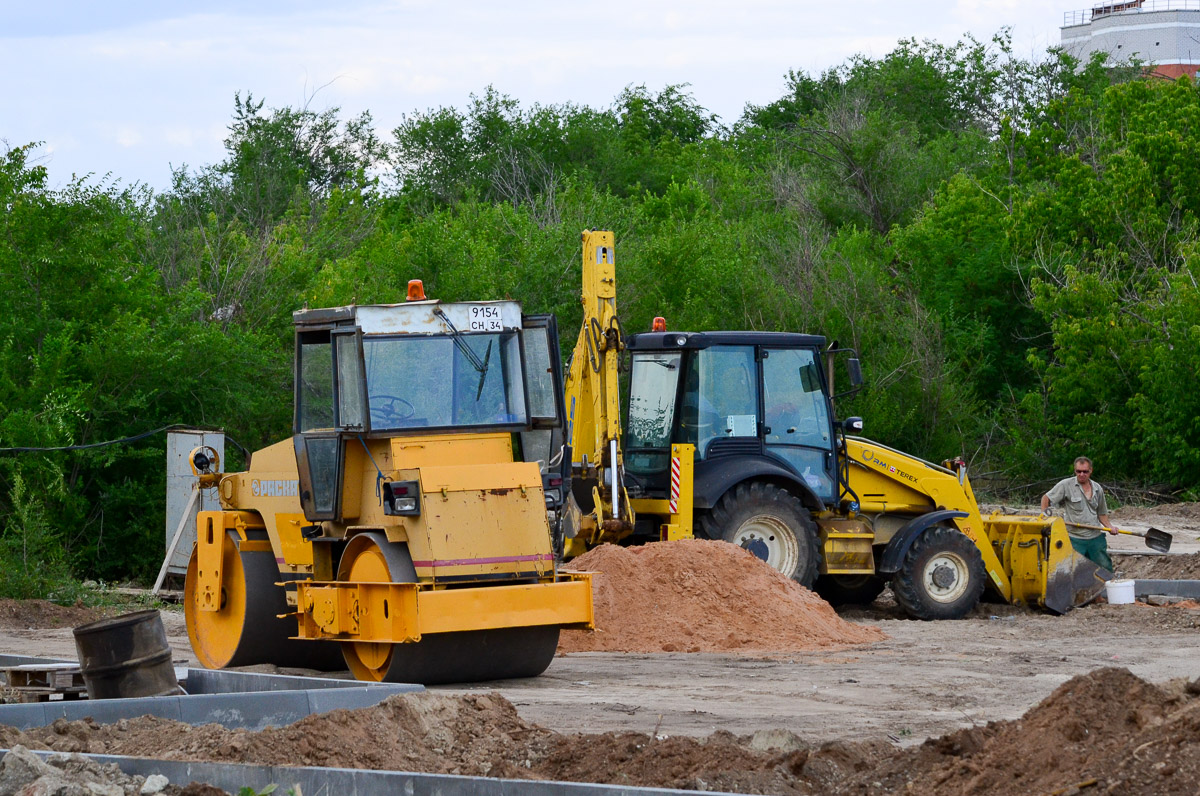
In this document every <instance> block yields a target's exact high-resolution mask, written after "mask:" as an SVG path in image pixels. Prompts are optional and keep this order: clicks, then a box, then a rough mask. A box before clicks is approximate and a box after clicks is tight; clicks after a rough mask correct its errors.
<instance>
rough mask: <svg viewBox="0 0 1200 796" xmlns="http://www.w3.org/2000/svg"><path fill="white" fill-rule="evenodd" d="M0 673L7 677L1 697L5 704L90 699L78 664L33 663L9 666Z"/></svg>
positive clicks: (0, 692) (0, 693)
mask: <svg viewBox="0 0 1200 796" xmlns="http://www.w3.org/2000/svg"><path fill="white" fill-rule="evenodd" d="M0 673H2V674H3V677H4V688H3V690H2V691H0V697H2V698H3V701H5V702H10V703H11V702H49V701H52V700H58V699H65V700H75V699H85V698H86V697H87V686H86V685H84V682H83V672H82V671H81V670H80V668H79V666H78V664H74V663H31V664H26V665H24V666H10V667H6V668H4V669H3V670H0Z"/></svg>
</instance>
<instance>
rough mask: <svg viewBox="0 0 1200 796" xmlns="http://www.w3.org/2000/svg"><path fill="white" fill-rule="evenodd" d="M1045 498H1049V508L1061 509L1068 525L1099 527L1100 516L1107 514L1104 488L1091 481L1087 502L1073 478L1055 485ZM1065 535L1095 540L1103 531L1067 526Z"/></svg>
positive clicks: (1085, 496) (1081, 489) (1077, 482)
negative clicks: (1090, 490) (1090, 492)
mask: <svg viewBox="0 0 1200 796" xmlns="http://www.w3.org/2000/svg"><path fill="white" fill-rule="evenodd" d="M1046 497H1048V498H1050V505H1051V507H1061V508H1062V518H1063V519H1064V520H1066V521H1067V522H1068V523H1072V522H1076V523H1080V524H1082V525H1099V524H1100V516H1101V515H1103V514H1108V503H1106V502H1105V500H1104V487H1102V486H1100V485H1099V484H1097V483H1096V482H1095V481H1092V497H1091V499H1090V500H1089V499H1088V497H1087V495H1085V494H1083V487H1081V486H1080V485H1079V481H1078V480H1076V478H1075V476H1071V477H1069V478H1064V479H1063V480H1061V481H1059V482H1058V483H1057V484H1055V485H1054V486H1053V487H1052V488H1051V489H1050V491H1049V492H1047V493H1046ZM1067 533H1069V534H1070V535H1071V536H1074V537H1075V538H1076V539H1095V538H1096V537H1097V536H1100V535H1102V534H1103V533H1104V532H1103V531H1090V530H1088V529H1087V528H1072V527H1071V526H1070V525H1067Z"/></svg>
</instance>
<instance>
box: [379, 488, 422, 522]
mask: <svg viewBox="0 0 1200 796" xmlns="http://www.w3.org/2000/svg"><path fill="white" fill-rule="evenodd" d="M383 513H384V514H388V515H392V516H396V515H399V516H401V517H413V516H416V515H418V514H420V513H421V486H420V484H418V483H417V482H416V481H388V482H386V483H385V484H384V485H383Z"/></svg>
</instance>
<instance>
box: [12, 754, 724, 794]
mask: <svg viewBox="0 0 1200 796" xmlns="http://www.w3.org/2000/svg"><path fill="white" fill-rule="evenodd" d="M6 751H7V750H0V753H2V752H6ZM34 754H36V755H38V756H39V757H42V758H46V757H49V756H50V755H52V754H53V753H52V752H37V751H35V752H34ZM85 757H89V758H91V759H92V760H95V761H96V762H98V763H115V764H116V765H117V766H119V767H120V769H121V770H122V771H124V772H125V773H126V774H135V775H139V776H143V777H145V776H149V775H151V774H162V775H163V776H165V777H166V778H167V779H168V780H170V781H171V783H172V784H175V785H186V784H187V783H189V782H202V783H205V784H208V785H213V786H214V787H218V788H223V789H224V790H227V791H229V792H230V793H238V792H240V791H241V790H242V789H243V788H251V789H252V790H254V791H255V792H259V791H261V790H262V789H263V788H265V787H267V786H268V785H278V786H279V787H278V790H277V791H276V792H277V793H281V792H285V791H286V790H287V789H288V788H295V786H297V785H299V786H300V787H299V788H297V789H296V790H297V791H298V792H301V793H331V794H332V793H336V794H338V796H385V794H386V796H392V794H397V793H403V794H408V796H673V795H675V794H694V793H700V792H701V791H692V790H675V789H672V788H633V787H627V786H621V785H594V784H590V783H581V782H545V781H537V780H524V779H496V778H492V777H461V776H454V775H452V774H418V773H411V772H405V771H366V770H363V769H353V768H316V767H301V766H294V767H293V766H251V765H243V764H238V763H189V762H186V761H180V760H154V759H151V758H145V757H124V756H120V755H85ZM704 792H705V793H707V794H708V795H709V796H714V794H715V796H731V794H728V793H724V794H723V793H722V792H716V791H704Z"/></svg>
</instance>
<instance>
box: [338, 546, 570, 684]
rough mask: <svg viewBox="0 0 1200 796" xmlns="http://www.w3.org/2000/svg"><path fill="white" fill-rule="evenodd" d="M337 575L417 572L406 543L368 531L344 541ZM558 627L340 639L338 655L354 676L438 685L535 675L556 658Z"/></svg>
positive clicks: (395, 576)
mask: <svg viewBox="0 0 1200 796" xmlns="http://www.w3.org/2000/svg"><path fill="white" fill-rule="evenodd" d="M338 580H343V581H357V582H373V583H415V582H416V580H417V573H416V569H415V568H414V567H413V563H412V557H411V556H410V555H409V552H408V548H407V546H405V545H402V544H397V543H394V542H389V541H388V539H387V537H386V536H385V535H384V534H382V533H375V532H368V533H361V534H359V535H357V536H355V537H354V538H353V539H351V540H350V541H349V542H348V543H347V544H346V549H345V552H343V553H342V560H341V563H340V564H339V565H338ZM558 631H559V629H558V626H557V625H544V626H536V627H504V628H494V629H490V630H472V631H464V632H455V633H430V634H427V635H424V636H422V637H421V640H420V641H415V642H406V643H400V644H394V643H391V642H379V641H343V642H342V655H343V656H345V659H346V665H347V666H348V667H349V668H350V673H351V674H353V675H354V677H355V678H356V679H358V680H368V681H375V682H387V683H422V684H424V685H436V684H439V683H472V682H481V681H485V680H506V679H510V678H514V677H536V676H537V675H539V674H541V673H542V672H544V671H546V667H548V666H549V665H550V662H551V661H552V660H553V659H554V651H555V650H556V649H557V648H558Z"/></svg>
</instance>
